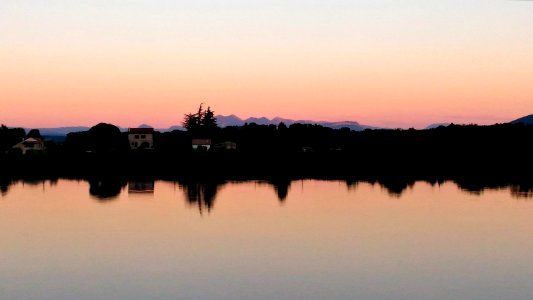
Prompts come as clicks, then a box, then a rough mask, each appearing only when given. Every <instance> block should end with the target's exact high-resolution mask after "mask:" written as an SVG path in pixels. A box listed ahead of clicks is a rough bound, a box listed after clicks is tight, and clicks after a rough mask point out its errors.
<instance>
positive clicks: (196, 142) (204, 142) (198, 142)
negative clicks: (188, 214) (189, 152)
mask: <svg viewBox="0 0 533 300" xmlns="http://www.w3.org/2000/svg"><path fill="white" fill-rule="evenodd" d="M192 148H193V149H194V150H197V149H201V148H204V149H205V150H209V149H210V148H211V140H210V139H193V140H192Z"/></svg>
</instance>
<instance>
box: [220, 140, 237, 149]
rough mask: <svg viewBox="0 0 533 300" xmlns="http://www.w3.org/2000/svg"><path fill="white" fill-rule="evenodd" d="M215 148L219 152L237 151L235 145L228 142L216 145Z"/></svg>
mask: <svg viewBox="0 0 533 300" xmlns="http://www.w3.org/2000/svg"><path fill="white" fill-rule="evenodd" d="M215 148H216V149H221V150H236V149H237V143H235V142H230V141H225V142H222V143H218V144H216V145H215Z"/></svg>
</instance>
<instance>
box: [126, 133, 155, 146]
mask: <svg viewBox="0 0 533 300" xmlns="http://www.w3.org/2000/svg"><path fill="white" fill-rule="evenodd" d="M128 141H129V143H130V148H131V149H151V148H153V147H154V129H153V128H130V129H129V130H128Z"/></svg>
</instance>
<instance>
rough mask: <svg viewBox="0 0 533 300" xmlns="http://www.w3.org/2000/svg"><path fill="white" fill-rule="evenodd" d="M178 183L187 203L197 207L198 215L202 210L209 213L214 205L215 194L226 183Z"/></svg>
mask: <svg viewBox="0 0 533 300" xmlns="http://www.w3.org/2000/svg"><path fill="white" fill-rule="evenodd" d="M178 183H179V185H180V186H181V187H182V188H183V191H184V192H185V197H186V199H187V201H188V202H189V203H190V204H195V205H196V206H198V209H199V211H200V214H202V213H203V211H204V210H207V212H210V211H211V209H212V208H213V205H214V204H215V198H216V196H217V193H218V192H219V190H220V188H221V187H222V186H224V185H225V184H226V182H217V181H203V182H202V181H185V182H178Z"/></svg>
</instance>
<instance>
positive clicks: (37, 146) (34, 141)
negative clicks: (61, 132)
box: [13, 137, 44, 154]
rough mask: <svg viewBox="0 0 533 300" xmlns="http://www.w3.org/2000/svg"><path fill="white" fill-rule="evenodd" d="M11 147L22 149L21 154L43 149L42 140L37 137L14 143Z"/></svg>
mask: <svg viewBox="0 0 533 300" xmlns="http://www.w3.org/2000/svg"><path fill="white" fill-rule="evenodd" d="M13 149H20V150H21V151H22V154H26V153H28V152H34V151H43V150H44V142H43V140H41V139H39V138H34V137H31V138H27V139H25V140H23V141H22V142H20V143H18V144H16V145H15V146H13Z"/></svg>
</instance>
